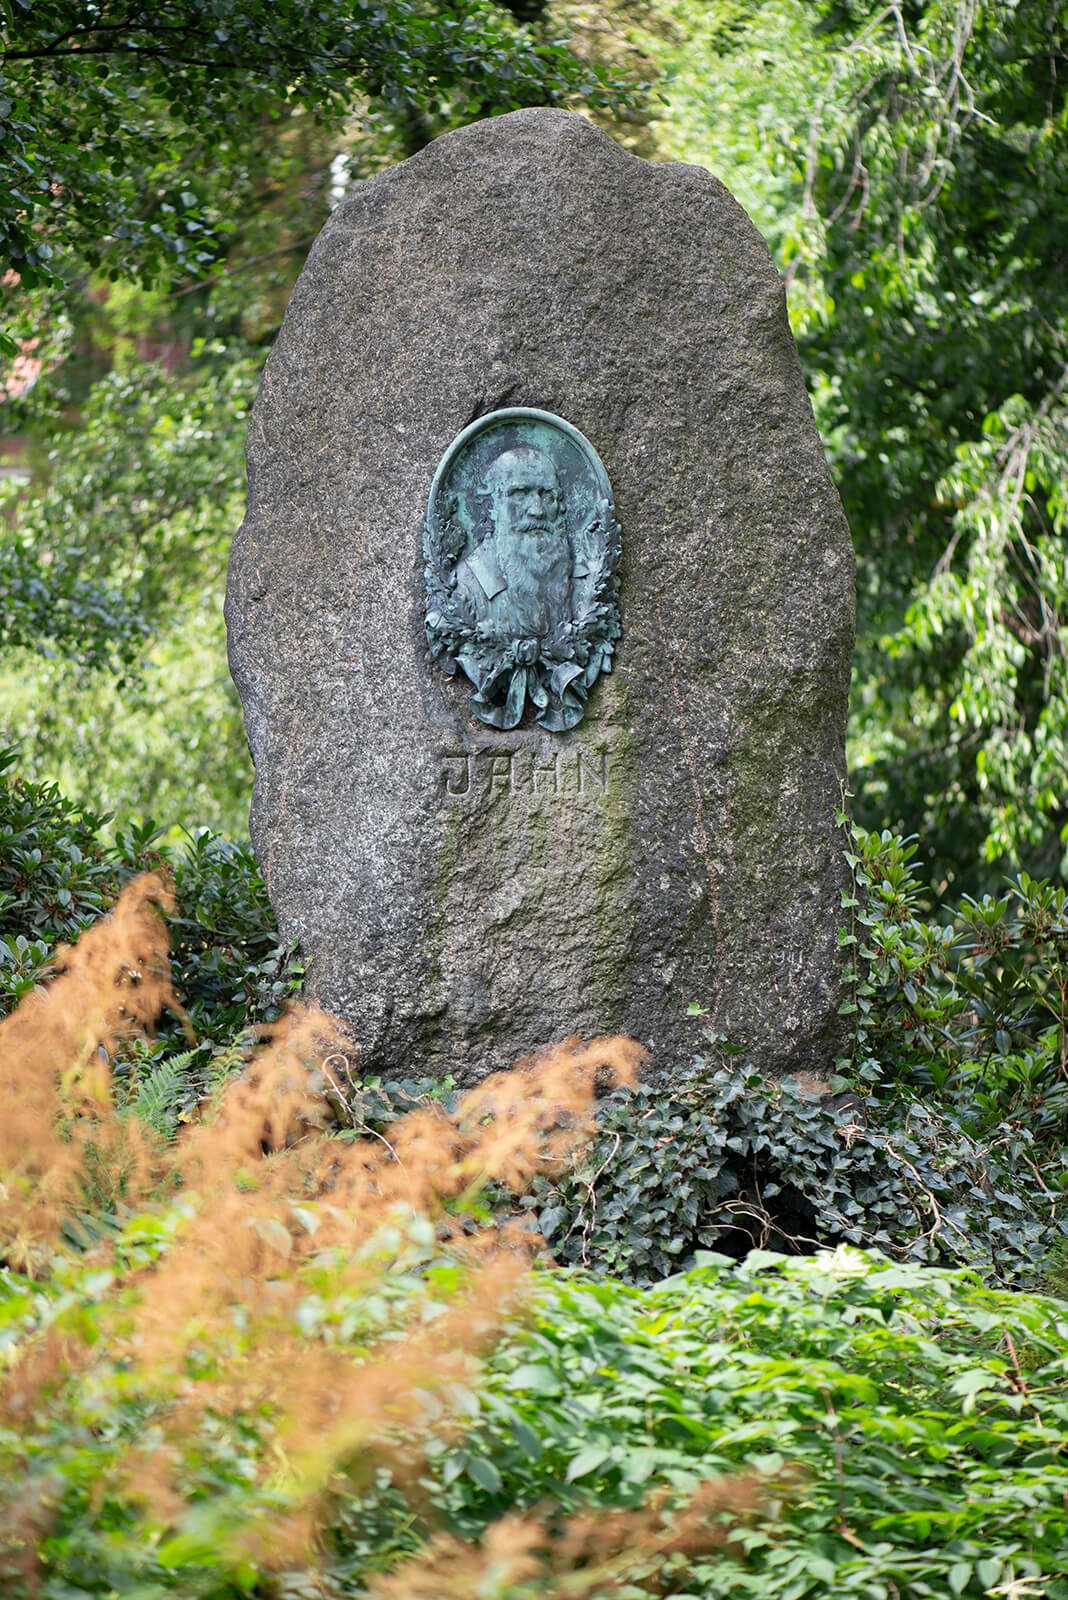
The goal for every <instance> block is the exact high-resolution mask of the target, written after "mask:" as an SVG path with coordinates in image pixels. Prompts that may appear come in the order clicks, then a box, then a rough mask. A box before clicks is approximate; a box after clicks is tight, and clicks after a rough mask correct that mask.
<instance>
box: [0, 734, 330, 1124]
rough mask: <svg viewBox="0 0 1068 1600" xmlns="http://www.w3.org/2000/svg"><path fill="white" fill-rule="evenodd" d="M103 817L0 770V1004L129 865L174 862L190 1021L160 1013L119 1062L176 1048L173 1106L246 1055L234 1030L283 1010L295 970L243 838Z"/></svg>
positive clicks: (177, 950)
mask: <svg viewBox="0 0 1068 1600" xmlns="http://www.w3.org/2000/svg"><path fill="white" fill-rule="evenodd" d="M12 761H13V753H12V752H11V751H9V750H8V751H5V750H0V775H2V774H3V773H4V772H5V771H6V770H7V769H9V768H10V766H11V764H12ZM110 821H111V818H110V817H108V816H104V815H97V814H95V813H93V812H89V811H85V810H82V809H81V808H79V807H78V806H75V805H73V804H72V803H71V802H70V801H68V800H66V799H65V798H64V797H63V795H61V794H60V792H59V790H58V789H57V788H56V786H55V785H54V784H37V783H29V782H25V781H23V780H20V779H12V778H10V777H2V776H0V1015H6V1014H7V1012H9V1011H10V1010H12V1009H13V1007H14V1006H15V1005H17V1003H18V1001H19V1000H20V999H21V998H22V996H23V995H25V994H27V993H28V992H29V991H30V990H31V989H32V988H33V987H34V986H35V985H36V984H38V983H41V982H44V981H47V978H48V973H49V967H50V963H51V961H52V959H53V957H54V954H55V949H56V946H57V945H58V944H60V943H66V942H69V941H71V940H73V939H75V938H76V937H77V935H78V934H79V932H81V930H82V929H83V928H86V927H88V926H89V925H90V923H92V922H94V921H95V920H96V919H97V918H98V917H100V916H101V915H102V914H103V913H104V912H105V911H107V910H109V909H110V907H111V906H112V905H113V904H114V902H115V899H116V897H117V895H118V893H119V890H120V889H121V887H122V885H123V884H124V883H125V882H127V881H128V880H129V879H130V878H131V877H132V876H133V875H134V874H135V873H138V872H143V871H145V870H159V869H163V870H165V871H167V872H169V873H171V874H172V876H173V878H174V882H175V890H176V894H177V898H178V911H177V912H176V914H175V915H174V917H173V918H171V920H170V924H169V926H170V933H171V942H172V954H171V960H172V967H173V972H174V981H175V987H176V989H177V990H178V994H179V997H180V998H181V1000H182V1003H183V1005H184V1006H185V1008H186V1011H187V1013H188V1024H187V1025H184V1024H183V1023H182V1022H181V1021H180V1020H179V1019H177V1018H175V1017H165V1018H164V1019H163V1020H162V1023H161V1027H160V1034H159V1037H158V1038H157V1040H156V1041H155V1044H154V1045H153V1047H151V1048H148V1049H146V1048H145V1047H143V1046H142V1047H140V1048H139V1050H138V1051H137V1052H135V1053H134V1056H133V1057H132V1058H131V1061H130V1062H120V1063H119V1071H120V1076H121V1075H122V1074H123V1073H124V1072H126V1073H129V1071H130V1069H131V1067H134V1066H138V1065H139V1066H140V1068H142V1069H144V1068H145V1067H146V1064H147V1068H148V1070H153V1069H154V1067H155V1066H157V1065H158V1064H159V1063H160V1062H161V1061H162V1060H164V1059H166V1058H167V1057H168V1056H170V1055H171V1054H173V1052H174V1051H175V1050H176V1049H178V1050H180V1051H181V1052H182V1055H181V1064H182V1073H183V1079H182V1082H181V1084H178V1083H177V1081H176V1080H173V1074H171V1079H172V1081H174V1087H175V1092H176V1095H177V1098H176V1099H175V1101H174V1102H173V1104H172V1105H171V1107H170V1110H169V1111H168V1112H167V1113H166V1115H168V1116H169V1115H171V1114H172V1113H173V1114H175V1115H177V1114H180V1112H181V1111H182V1110H187V1109H188V1108H189V1107H191V1106H192V1105H193V1104H194V1103H195V1102H196V1100H197V1098H198V1097H199V1095H200V1094H201V1093H203V1091H204V1089H205V1087H206V1086H210V1082H211V1079H212V1077H213V1074H214V1075H215V1076H217V1075H218V1067H219V1058H220V1057H223V1058H226V1059H227V1060H229V1061H230V1063H231V1064H234V1063H240V1061H241V1060H243V1059H244V1052H243V1048H242V1046H241V1044H240V1041H239V1040H238V1036H239V1035H241V1034H242V1033H245V1032H247V1031H248V1030H250V1029H254V1028H255V1027H257V1026H258V1025H259V1024H261V1023H264V1022H270V1021H273V1020H274V1019H275V1018H276V1017H277V1016H278V1015H279V1013H280V1011H281V1009H282V1007H283V1006H284V1004H285V1003H286V1001H287V1000H288V999H289V998H290V997H291V996H292V995H294V994H295V993H296V991H297V990H298V989H299V986H300V976H301V970H302V969H301V966H300V963H299V961H298V959H297V957H296V954H295V951H294V950H293V949H292V948H291V947H287V946H283V945H282V944H281V943H280V941H279V937H278V929H277V924H276V922H275V918H274V912H273V911H272V909H271V904H270V901H269V899H268V897H267V890H266V887H265V886H264V883H263V879H262V877H261V875H260V872H259V868H258V866H257V864H256V858H255V856H254V855H253V853H252V850H251V847H250V846H249V845H247V844H239V843H234V842H232V841H230V840H227V839H223V838H221V837H220V836H219V835H218V834H215V833H212V832H210V831H209V830H207V829H201V830H199V831H197V832H196V833H193V834H187V835H186V837H185V841H184V843H183V844H181V845H164V844H163V843H162V842H161V840H160V837H159V829H158V828H157V826H156V824H155V822H153V821H152V820H151V819H148V820H147V821H145V822H143V823H139V824H131V825H129V826H127V827H125V828H123V829H120V830H119V831H118V833H117V835H116V836H115V838H114V840H111V841H109V840H107V839H106V838H105V836H104V832H103V830H104V829H105V827H106V826H107V824H108V823H109V822H110ZM190 1028H191V1030H192V1034H193V1038H194V1039H195V1043H196V1049H195V1050H194V1051H193V1052H192V1053H191V1052H190V1051H189V1049H188V1046H189V1044H190V1042H191V1041H190V1037H189V1029H190ZM157 1082H162V1079H160V1080H157ZM161 1114H162V1113H161Z"/></svg>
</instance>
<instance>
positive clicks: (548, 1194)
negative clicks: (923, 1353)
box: [524, 1061, 1068, 1284]
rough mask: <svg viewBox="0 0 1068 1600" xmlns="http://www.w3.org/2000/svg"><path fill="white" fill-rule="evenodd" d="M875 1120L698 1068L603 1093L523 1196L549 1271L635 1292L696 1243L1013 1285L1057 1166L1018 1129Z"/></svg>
mask: <svg viewBox="0 0 1068 1600" xmlns="http://www.w3.org/2000/svg"><path fill="white" fill-rule="evenodd" d="M836 1098H837V1099H838V1100H839V1101H844V1103H841V1104H836ZM889 1113H890V1114H889V1116H888V1115H887V1109H886V1108H883V1107H880V1106H879V1104H878V1102H876V1101H875V1100H874V1099H870V1098H869V1099H867V1100H864V1099H861V1098H860V1097H859V1096H855V1095H849V1096H843V1097H832V1096H828V1097H825V1098H824V1099H823V1100H821V1099H818V1098H817V1097H816V1096H814V1095H811V1094H805V1093H803V1092H802V1091H801V1090H800V1089H799V1088H798V1087H797V1086H796V1084H794V1083H792V1082H790V1081H787V1082H785V1083H771V1082H769V1081H768V1080H767V1079H765V1078H763V1077H761V1076H760V1074H759V1073H756V1072H754V1071H753V1070H752V1069H751V1068H742V1069H730V1068H722V1067H716V1066H715V1065H714V1064H712V1065H708V1066H706V1065H705V1064H704V1063H703V1062H700V1061H699V1062H697V1063H696V1064H695V1066H694V1069H693V1071H692V1072H691V1073H690V1074H689V1075H688V1076H687V1077H685V1078H676V1079H675V1080H674V1081H672V1082H670V1083H666V1084H657V1085H641V1086H639V1088H638V1089H637V1090H636V1091H634V1092H630V1091H616V1092H614V1093H613V1094H612V1095H610V1096H608V1097H607V1098H606V1099H605V1100H604V1101H602V1103H601V1105H600V1108H599V1111H598V1124H599V1129H598V1136H597V1138H596V1139H595V1140H594V1141H593V1142H592V1143H591V1144H590V1145H589V1146H588V1147H587V1148H586V1150H585V1151H584V1152H582V1154H581V1155H580V1156H579V1157H577V1158H576V1159H575V1160H574V1161H573V1163H572V1164H571V1166H570V1167H569V1168H568V1170H567V1171H565V1172H564V1173H563V1174H562V1175H560V1176H558V1177H556V1178H554V1179H548V1178H540V1179H539V1180H538V1181H537V1183H536V1186H535V1191H534V1193H533V1194H532V1195H531V1196H529V1197H528V1199H527V1200H526V1201H525V1202H524V1203H525V1204H526V1205H527V1206H528V1207H529V1208H530V1210H531V1211H532V1213H533V1215H534V1217H535V1218H536V1221H537V1225H538V1227H539V1229H540V1231H541V1232H542V1233H543V1235H544V1236H545V1237H546V1238H547V1239H548V1241H549V1244H550V1247H551V1248H552V1250H553V1253H554V1255H555V1256H556V1257H557V1259H558V1260H560V1261H563V1262H567V1263H570V1264H575V1265H580V1266H589V1267H591V1268H592V1269H594V1270H595V1271H597V1272H602V1273H614V1274H617V1275H618V1276H620V1277H622V1278H624V1279H625V1280H627V1281H629V1282H634V1283H646V1284H647V1283H653V1282H655V1281H656V1280H657V1279H659V1278H663V1277H666V1276H667V1275H668V1274H669V1273H672V1272H674V1271H677V1270H678V1269H679V1268H680V1267H686V1266H689V1265H691V1264H692V1263H693V1261H694V1260H695V1259H696V1256H697V1254H698V1252H699V1251H701V1250H708V1249H715V1250H719V1251H724V1252H727V1253H729V1254H731V1255H733V1256H742V1255H744V1254H745V1253H746V1251H748V1250H749V1249H750V1248H752V1247H753V1246H760V1247H767V1246H770V1247H771V1248H773V1249H778V1250H784V1251H787V1252H790V1253H797V1254H807V1253H811V1252H812V1251H814V1250H816V1249H817V1248H819V1247H820V1246H822V1245H827V1244H838V1243H849V1244H856V1245H863V1246H865V1247H868V1248H874V1249H878V1250H882V1251H885V1252H886V1253H887V1254H890V1255H893V1256H896V1257H898V1258H899V1259H907V1260H913V1261H927V1262H931V1263H948V1264H954V1265H956V1264H962V1265H969V1266H976V1267H980V1268H982V1269H983V1270H984V1271H987V1272H990V1273H991V1274H993V1275H994V1276H996V1277H998V1278H1001V1279H1003V1280H1005V1281H1009V1282H1020V1281H1021V1280H1025V1279H1027V1278H1028V1277H1030V1276H1032V1275H1033V1272H1034V1265H1035V1262H1036V1261H1038V1260H1040V1259H1041V1258H1042V1257H1043V1256H1044V1255H1045V1254H1046V1253H1047V1252H1048V1251H1049V1250H1050V1249H1051V1248H1052V1247H1053V1245H1054V1244H1055V1243H1056V1241H1057V1240H1060V1239H1064V1238H1066V1237H1068V1173H1066V1172H1065V1171H1064V1169H1063V1165H1062V1164H1061V1163H1060V1162H1058V1161H1052V1160H1050V1159H1049V1158H1047V1159H1046V1161H1045V1170H1040V1168H1039V1166H1038V1162H1039V1160H1041V1159H1042V1158H1041V1157H1040V1155H1039V1153H1038V1151H1037V1150H1036V1148H1035V1142H1034V1139H1033V1137H1032V1136H1031V1135H1030V1134H1029V1133H1028V1131H1027V1130H1026V1129H1017V1130H1015V1131H1014V1132H1013V1133H1012V1135H1011V1137H1009V1136H1006V1135H1004V1134H1003V1135H1002V1137H1000V1138H998V1139H997V1140H986V1141H983V1140H980V1139H977V1138H976V1137H974V1136H973V1135H971V1134H969V1133H968V1132H967V1130H966V1129H965V1128H964V1127H963V1126H962V1125H961V1124H960V1122H959V1121H958V1120H956V1119H955V1118H954V1116H953V1115H952V1113H951V1112H949V1111H947V1110H945V1109H944V1108H942V1107H939V1106H937V1105H935V1104H933V1103H926V1102H924V1101H921V1100H919V1099H916V1098H913V1099H912V1100H911V1101H908V1102H906V1101H904V1100H898V1101H895V1102H894V1103H893V1105H892V1106H891V1107H890V1108H889Z"/></svg>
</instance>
